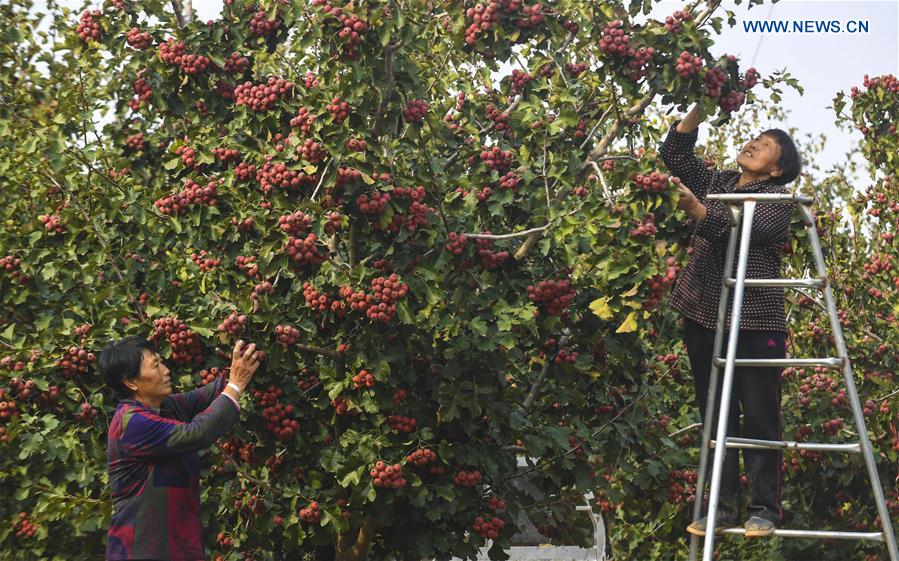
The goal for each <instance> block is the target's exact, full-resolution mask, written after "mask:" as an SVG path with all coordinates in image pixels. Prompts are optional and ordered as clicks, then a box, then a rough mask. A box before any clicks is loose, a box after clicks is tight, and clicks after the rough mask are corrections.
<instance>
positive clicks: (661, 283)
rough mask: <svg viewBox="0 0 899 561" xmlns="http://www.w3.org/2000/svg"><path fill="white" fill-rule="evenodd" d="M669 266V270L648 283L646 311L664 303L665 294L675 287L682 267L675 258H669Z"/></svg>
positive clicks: (655, 276)
mask: <svg viewBox="0 0 899 561" xmlns="http://www.w3.org/2000/svg"><path fill="white" fill-rule="evenodd" d="M667 264H668V269H667V271H665V273H664V274H656V275H653V276H652V278H650V279H649V280H648V281H647V284H648V285H649V294H648V295H647V296H646V298H645V299H644V300H643V309H644V310H651V309H653V308H656V307H658V305H659V304H661V302H662V298H664V297H665V293H667V292H668V290H669V289H670V288H671V287H672V286H674V282H675V281H676V280H677V275H678V273H679V272H680V266H679V265H678V264H677V260H676V259H675V258H674V257H668V260H667Z"/></svg>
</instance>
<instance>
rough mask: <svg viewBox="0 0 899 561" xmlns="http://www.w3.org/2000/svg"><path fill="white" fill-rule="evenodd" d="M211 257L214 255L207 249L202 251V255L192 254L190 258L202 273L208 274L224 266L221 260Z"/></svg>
mask: <svg viewBox="0 0 899 561" xmlns="http://www.w3.org/2000/svg"><path fill="white" fill-rule="evenodd" d="M211 255H212V254H211V253H209V252H208V251H206V250H205V249H201V250H200V253H191V254H190V258H191V260H193V262H194V263H196V264H197V267H199V268H200V271H202V272H204V273H206V272H209V271H211V270H213V269H214V268H216V267H218V266H219V265H221V264H222V260H221V259H219V258H217V257H210V256H211Z"/></svg>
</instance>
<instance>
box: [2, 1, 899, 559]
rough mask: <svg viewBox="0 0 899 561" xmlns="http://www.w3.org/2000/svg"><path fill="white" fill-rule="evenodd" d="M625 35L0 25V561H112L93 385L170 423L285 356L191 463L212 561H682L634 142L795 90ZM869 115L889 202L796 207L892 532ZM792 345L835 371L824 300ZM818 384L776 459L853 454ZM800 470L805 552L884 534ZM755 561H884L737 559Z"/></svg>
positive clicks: (860, 479) (885, 157)
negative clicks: (535, 536) (129, 359)
mask: <svg viewBox="0 0 899 561" xmlns="http://www.w3.org/2000/svg"><path fill="white" fill-rule="evenodd" d="M643 4H644V3H643V2H630V3H627V4H624V5H619V3H617V2H602V3H593V4H590V3H584V2H577V1H566V0H560V1H556V2H542V3H541V2H534V3H532V4H525V3H524V2H522V1H521V0H491V1H490V2H484V3H475V2H472V1H466V2H406V3H399V2H362V3H351V4H347V5H337V4H335V5H331V4H330V3H328V2H327V1H324V0H314V1H313V2H311V3H309V4H306V3H302V2H290V1H278V2H262V3H260V4H257V3H247V2H244V1H243V0H237V1H235V2H231V1H227V2H226V3H225V6H224V8H223V11H222V14H221V18H220V19H218V20H214V21H210V22H205V23H204V22H198V21H192V20H191V18H190V17H189V14H187V13H186V11H185V10H183V9H182V7H181V5H180V2H174V3H173V5H174V6H175V8H176V9H178V10H180V11H179V12H178V13H175V14H173V13H172V12H171V11H167V10H169V7H168V6H167V5H164V4H163V3H161V2H158V1H152V0H151V1H147V2H139V3H134V4H132V3H130V2H127V1H126V0H115V1H114V2H108V3H106V4H104V6H103V7H102V8H94V7H91V8H90V9H87V10H85V11H83V12H80V13H75V14H73V13H71V12H70V11H69V10H67V9H65V8H60V7H58V6H56V5H55V4H54V3H52V2H51V3H50V5H49V9H48V13H49V16H50V17H49V20H50V21H49V28H46V29H44V30H39V29H38V20H37V17H36V16H35V15H34V12H33V11H32V10H31V3H30V1H28V0H16V1H14V2H7V3H5V4H4V5H3V6H0V19H2V24H3V25H2V31H0V33H2V34H3V39H4V40H3V42H2V46H0V49H2V54H3V56H2V59H0V62H2V66H0V92H2V93H0V133H2V135H0V182H2V183H0V185H2V188H3V193H4V200H5V201H6V204H5V206H4V207H3V209H2V216H0V218H2V220H3V221H4V236H3V238H2V239H0V265H2V270H0V292H2V294H3V299H2V302H3V307H2V309H0V347H2V349H3V350H2V352H3V358H2V359H0V392H2V394H0V450H2V452H3V453H2V456H0V474H2V478H0V481H2V482H0V495H2V497H3V499H0V518H2V519H3V520H4V524H3V525H2V526H0V543H2V549H3V551H4V552H7V553H8V554H9V556H10V558H11V559H33V558H36V557H39V558H49V559H71V558H77V557H79V556H81V557H85V558H86V557H87V556H88V555H98V554H101V553H102V552H103V549H104V547H105V532H106V526H107V524H108V522H109V516H110V502H109V494H108V490H107V487H106V484H107V478H106V473H105V458H106V456H105V437H106V428H107V426H108V421H109V418H110V416H111V414H112V412H113V411H114V407H115V402H114V399H113V397H112V395H110V393H109V392H108V391H107V390H106V388H105V387H104V386H103V383H102V380H100V379H99V378H98V377H97V375H96V371H95V369H94V367H93V362H94V360H95V353H97V352H98V351H99V350H100V349H102V347H103V345H104V344H105V343H106V342H108V341H110V340H113V339H116V338H119V337H122V336H125V335H131V334H140V335H143V336H146V337H153V338H154V340H157V341H158V342H159V343H160V344H161V346H162V348H163V350H164V353H163V354H164V355H165V356H167V357H169V360H170V365H171V367H172V368H173V370H174V371H175V372H176V373H177V375H178V382H179V385H180V387H181V388H183V389H189V388H192V387H195V386H197V385H199V384H204V383H208V382H209V381H210V380H212V379H214V377H215V376H218V375H223V369H224V368H225V367H226V366H227V365H228V362H227V357H228V356H229V351H230V348H231V347H232V346H233V343H234V341H235V340H236V339H237V338H238V337H241V338H244V339H247V340H250V341H253V342H256V343H257V344H259V345H260V346H262V347H263V348H264V349H265V350H266V352H267V355H268V356H267V359H266V363H265V365H264V368H262V369H261V370H260V372H259V373H258V374H257V376H256V380H255V381H254V385H253V387H254V391H252V392H250V393H251V394H252V395H250V396H249V397H247V398H245V399H246V401H245V406H246V409H245V412H244V420H243V421H242V423H241V425H240V426H239V427H238V428H237V430H236V431H235V432H234V434H233V436H232V437H230V438H228V439H227V440H222V441H220V442H219V443H218V444H217V446H216V447H214V448H213V449H211V450H209V451H208V453H207V454H205V455H204V461H205V462H206V464H207V466H208V469H207V470H206V473H207V477H206V478H205V479H204V481H203V489H204V497H203V501H204V507H205V510H204V520H203V523H204V527H205V528H206V529H207V531H208V537H207V545H208V546H209V548H210V550H211V551H212V552H213V556H212V557H213V558H215V557H216V556H219V557H221V558H223V559H228V560H234V559H257V560H262V559H297V558H299V557H305V558H308V559H334V558H336V559H342V560H350V559H363V558H370V559H386V558H401V559H421V558H441V559H447V558H449V557H450V556H451V555H455V556H459V557H469V558H471V557H472V556H473V555H474V554H475V553H476V552H477V550H478V548H479V547H481V546H483V545H484V544H485V543H488V540H490V541H491V543H492V544H493V545H492V548H491V550H490V551H491V555H492V556H494V557H495V558H502V557H503V556H504V553H503V549H504V547H505V546H507V545H508V543H509V539H510V538H511V536H512V535H513V534H514V533H515V530H516V521H517V520H518V515H519V513H520V512H522V511H526V512H527V513H528V514H529V516H530V517H531V519H532V520H533V521H534V522H535V524H536V525H537V526H538V527H539V528H540V530H541V532H542V533H544V534H545V535H546V536H547V538H548V539H554V540H556V541H558V542H562V541H567V542H577V543H588V542H589V540H590V537H589V536H590V528H589V525H588V524H587V520H586V519H585V517H583V515H582V514H580V513H577V512H576V511H575V510H574V507H575V505H576V504H578V503H580V502H581V500H582V499H581V496H582V495H583V494H584V493H586V492H588V491H593V492H594V494H595V496H596V505H595V508H596V509H598V510H601V511H602V512H603V514H604V517H605V520H606V522H607V524H608V525H609V527H610V541H611V543H612V548H613V553H614V556H615V558H616V559H672V558H683V557H684V556H685V553H686V543H687V542H686V534H685V533H684V530H683V528H684V527H685V526H686V524H687V523H688V521H689V518H690V515H691V512H690V511H691V509H690V506H691V502H692V500H693V497H694V493H695V489H694V488H693V487H691V485H690V482H691V480H692V478H693V477H694V473H695V471H694V470H695V463H696V462H697V458H698V452H697V450H696V445H697V444H698V437H699V431H698V430H697V429H696V428H695V427H694V428H692V429H690V428H689V427H690V426H691V424H692V423H695V421H696V416H697V413H696V410H695V407H694V406H693V394H692V384H691V383H690V379H689V376H688V373H689V368H688V365H687V359H686V355H685V353H684V351H683V347H682V345H681V344H680V343H679V331H678V328H677V324H676V323H675V322H676V316H675V315H674V314H673V313H672V312H671V311H670V310H666V309H665V307H664V301H665V297H666V293H667V292H668V290H669V289H670V288H671V286H672V284H673V281H674V279H675V277H676V275H677V273H678V270H679V267H680V266H682V265H683V263H684V262H685V259H686V257H687V254H688V246H689V239H688V235H689V232H686V231H685V230H684V229H683V227H682V219H683V215H682V214H680V213H676V212H675V208H676V204H675V203H676V201H674V200H673V199H672V196H671V195H672V193H674V192H675V185H676V179H674V178H671V177H668V176H667V175H665V170H664V169H663V168H662V167H661V162H660V161H659V160H658V158H657V156H656V148H657V146H658V143H659V141H660V140H661V138H662V136H663V134H664V132H665V130H666V129H667V126H666V125H665V124H664V123H663V122H653V121H651V120H650V119H649V118H647V115H646V112H647V110H648V108H650V107H652V108H654V109H656V110H657V111H658V112H659V113H661V112H664V111H667V110H670V109H672V108H677V109H679V110H684V109H685V108H686V107H687V106H688V105H689V104H691V103H693V102H696V101H700V102H702V103H703V104H705V105H706V106H707V109H708V110H709V111H708V112H709V113H715V112H717V115H716V119H715V124H716V125H717V126H719V127H722V129H723V128H724V127H730V126H741V125H740V123H738V122H736V121H735V120H734V119H733V118H732V113H734V112H737V113H739V110H740V109H741V108H742V107H744V104H751V103H752V101H753V100H754V99H755V96H756V95H757V94H760V92H759V91H758V90H766V91H767V92H768V93H770V94H771V97H772V98H775V99H776V96H777V94H778V92H780V90H778V86H779V85H781V84H787V85H790V86H793V87H797V84H796V83H795V81H794V80H792V79H791V78H790V77H789V75H779V74H776V75H774V76H772V77H768V78H764V77H762V76H760V75H758V73H757V72H756V71H755V70H754V69H743V68H741V67H740V65H739V61H738V60H736V58H735V57H727V56H721V57H717V56H714V55H713V54H712V53H711V48H712V47H713V40H712V37H711V31H710V30H709V27H713V28H718V29H720V26H721V23H722V22H721V18H720V17H717V16H715V15H714V14H710V13H709V12H708V11H704V12H701V11H699V10H697V11H696V12H695V13H693V12H690V11H687V12H683V11H678V12H676V13H674V14H672V16H671V17H669V18H668V19H667V20H666V22H655V21H650V22H649V23H647V24H645V25H642V26H639V25H636V24H633V23H632V22H631V21H632V18H633V16H635V15H636V14H637V13H638V12H639V11H640V10H641V9H642V8H643ZM645 4H647V7H648V5H649V4H650V3H649V2H646V3H645ZM710 16H711V17H710ZM730 17H731V19H732V18H733V15H732V14H731V16H730ZM501 63H503V64H501ZM509 64H512V65H513V67H514V68H515V69H514V70H512V71H511V74H510V75H508V76H502V77H501V79H497V78H496V75H497V74H498V73H500V68H501V66H502V67H503V68H507V67H508V65H509ZM757 84H758V85H759V86H761V87H760V88H756V89H755V90H753V87H754V86H756V85H757ZM864 87H865V88H866V90H867V91H859V92H858V93H856V92H853V95H852V97H853V100H852V104H853V105H852V115H851V118H852V119H853V120H855V121H856V122H857V123H858V126H859V127H865V128H863V129H861V130H862V132H863V134H865V135H866V139H867V143H866V144H865V147H864V150H865V155H866V157H868V158H869V160H870V161H871V162H872V164H873V166H872V170H873V172H872V176H871V177H872V179H873V184H872V186H871V187H870V189H869V190H868V191H867V193H864V194H859V195H858V196H855V195H853V194H852V189H851V188H850V187H849V186H848V185H846V184H845V179H843V183H840V180H841V178H840V176H837V177H836V179H833V178H831V179H829V180H828V181H827V182H826V183H825V184H824V185H823V186H820V185H812V183H811V182H810V181H809V178H807V177H806V178H803V182H804V183H803V188H804V189H805V190H807V191H812V193H811V194H814V195H815V196H816V197H817V198H818V199H819V200H820V204H819V205H817V207H818V208H821V209H828V211H827V212H823V213H822V214H821V219H822V221H821V231H822V234H824V236H825V240H826V242H827V251H828V257H829V259H830V265H831V266H832V267H833V276H834V279H835V283H836V285H837V286H839V287H840V290H841V292H840V294H839V304H840V307H841V309H843V310H844V312H843V313H844V318H843V321H844V329H845V330H846V334H847V339H848V341H849V343H850V345H851V352H852V354H853V357H854V358H855V360H856V367H857V371H858V373H859V383H860V388H861V392H862V395H863V396H864V399H865V400H866V402H865V405H866V414H869V417H868V418H867V421H868V423H869V427H870V431H871V436H872V439H873V441H874V444H875V448H876V449H877V450H878V453H879V454H880V457H879V462H880V464H881V466H882V468H883V475H884V477H883V481H884V483H885V485H887V488H888V490H889V493H890V497H891V507H892V508H893V512H897V509H899V498H897V494H896V487H895V485H894V484H893V483H892V482H893V481H894V480H895V478H896V476H897V473H896V465H897V459H899V456H897V454H899V434H897V429H896V424H897V417H896V410H897V406H899V400H897V397H896V396H897V394H896V393H894V392H892V390H891V388H892V386H893V385H894V370H895V365H896V362H897V359H899V356H897V354H896V351H895V349H896V348H897V346H896V343H897V337H899V336H897V331H896V326H897V319H896V314H897V311H899V310H895V309H893V308H892V306H894V304H893V302H894V301H895V295H896V292H897V291H899V280H897V278H896V272H895V270H894V266H895V265H896V264H895V257H896V254H897V251H896V245H895V241H894V239H893V235H894V232H895V227H896V226H895V225H896V215H897V213H899V196H897V192H896V186H895V184H893V183H891V182H890V180H889V179H888V177H889V176H890V175H894V174H895V172H896V169H895V168H896V166H897V162H895V161H894V160H895V154H896V153H897V152H896V135H895V128H894V124H895V122H896V120H897V119H896V111H897V99H899V94H897V91H896V83H895V78H893V77H881V78H877V79H874V80H871V81H870V82H869V81H868V80H867V78H866V83H865V84H864ZM842 109H843V101H842V95H841V96H840V97H839V98H838V103H837V112H838V113H842ZM841 117H842V116H841ZM668 122H670V121H668ZM891 123H892V124H893V125H892V126H893V128H889V127H890V126H891ZM745 124H746V123H745V122H744V123H742V126H745ZM719 147H720V144H719ZM706 157H708V158H709V159H710V160H711V159H717V160H718V162H717V163H718V164H723V163H724V162H722V161H721V158H720V156H718V154H716V153H715V152H714V150H712V151H710V152H709V153H708V154H707V155H706ZM841 201H842V202H845V203H846V208H847V210H848V215H847V216H842V215H840V214H838V213H837V211H836V210H834V211H830V209H836V208H838V203H840V202H841ZM843 219H845V220H843ZM863 232H864V233H865V234H866V235H862V233H863ZM796 234H797V239H796V240H794V241H792V242H791V243H790V244H788V247H785V253H786V255H787V260H788V261H789V262H791V265H790V266H789V269H790V270H791V272H792V273H793V274H801V272H802V271H803V269H804V268H805V265H804V263H805V262H806V261H804V260H805V259H807V254H806V253H804V252H803V251H802V250H801V249H800V248H801V247H802V244H801V241H802V240H801V237H802V233H801V228H799V227H798V220H797V228H796ZM790 317H791V322H792V323H791V325H794V326H795V330H794V332H793V334H792V335H793V336H792V339H791V345H790V350H791V353H792V354H793V355H795V356H825V355H827V354H828V351H827V346H828V326H827V325H826V324H825V323H822V319H821V318H822V317H824V316H823V315H822V310H821V309H820V300H818V299H815V298H813V297H812V295H806V296H796V295H794V296H791V298H790ZM826 375H829V374H828V373H826V372H802V371H796V372H787V373H785V379H786V380H787V382H788V386H787V388H788V389H787V390H786V391H785V416H784V426H785V427H787V429H786V430H787V436H791V435H790V432H792V431H795V432H796V433H797V434H796V437H797V438H799V439H826V438H841V439H850V438H851V432H852V426H851V423H850V422H846V423H845V424H842V423H839V422H837V419H840V418H842V419H848V416H849V412H848V408H847V407H846V403H845V400H844V399H842V398H840V394H839V387H840V385H841V384H840V381H839V380H838V379H837V380H835V381H834V382H833V383H831V382H830V381H829V380H828V379H827V378H826V377H825V376H826ZM522 455H523V456H525V457H527V458H528V462H529V466H530V467H529V468H527V469H526V470H524V471H522V470H519V469H518V468H517V467H516V464H517V458H518V457H519V456H522ZM785 467H786V474H787V475H786V480H785V506H786V509H787V510H788V513H789V518H788V524H789V525H790V526H791V527H836V528H852V527H855V526H864V527H871V526H872V525H873V524H874V515H873V508H872V507H871V501H870V489H869V487H867V483H866V480H865V475H864V470H863V469H862V465H861V463H860V462H859V461H857V459H853V458H850V459H845V458H841V457H833V456H828V457H820V456H819V455H815V454H803V455H801V456H800V455H797V456H795V457H793V456H789V455H788V456H787V457H786V461H785ZM521 477H527V479H528V481H530V483H531V484H533V485H535V486H536V487H537V488H538V489H540V490H542V491H543V492H544V493H545V494H546V496H547V497H548V500H546V501H540V502H537V503H535V502H534V501H533V499H531V498H529V497H528V496H527V495H526V494H524V493H523V492H522V490H521V489H520V488H519V487H518V486H516V485H514V483H515V480H516V478H521ZM825 479H826V480H827V481H832V482H833V483H832V484H830V485H828V486H827V487H823V486H821V485H819V484H818V483H819V482H820V481H822V480H825ZM836 488H839V489H842V491H839V492H833V491H832V490H833V489H836ZM825 489H826V492H824V491H825ZM856 548H858V549H856ZM737 550H744V551H748V552H749V554H748V555H752V556H753V557H752V558H755V559H791V558H795V557H796V556H797V555H800V554H802V555H806V556H807V555H811V554H812V552H814V555H815V556H816V558H821V559H845V558H847V557H851V556H853V555H855V556H856V557H857V553H855V552H857V551H862V550H863V551H864V552H865V553H866V554H870V555H872V556H873V557H871V558H872V559H877V558H878V557H877V555H879V553H880V552H879V550H878V549H876V548H875V547H874V546H870V545H869V546H857V545H855V544H842V543H841V544H825V545H824V546H822V545H821V544H813V543H808V542H795V541H794V542H784V541H781V540H771V541H764V542H757V543H753V544H749V545H747V544H744V543H743V542H740V541H735V542H730V543H723V544H722V545H721V551H722V553H723V554H724V555H723V556H724V557H726V556H727V555H729V554H730V553H732V552H734V551H737ZM741 558H744V559H746V558H750V557H747V556H744V557H741ZM884 558H885V557H884Z"/></svg>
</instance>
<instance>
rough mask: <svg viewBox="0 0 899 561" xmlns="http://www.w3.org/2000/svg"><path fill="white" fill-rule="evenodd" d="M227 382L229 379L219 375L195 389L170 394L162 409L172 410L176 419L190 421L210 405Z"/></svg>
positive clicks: (161, 406)
mask: <svg viewBox="0 0 899 561" xmlns="http://www.w3.org/2000/svg"><path fill="white" fill-rule="evenodd" d="M227 384H228V381H227V380H225V378H224V377H223V376H219V377H217V378H216V379H215V380H214V381H213V382H210V383H208V384H206V385H205V386H201V387H199V388H197V389H195V390H193V391H189V392H184V393H176V394H172V395H170V396H168V397H167V398H165V400H163V402H162V404H161V405H160V409H163V410H167V411H171V412H172V415H173V416H174V417H175V418H176V419H179V420H181V421H189V420H191V419H193V418H194V415H196V414H197V413H199V412H200V411H203V410H204V409H206V408H207V407H209V404H211V403H212V400H213V399H215V398H216V397H217V396H218V395H219V394H220V393H222V390H224V389H225V386H226V385H227Z"/></svg>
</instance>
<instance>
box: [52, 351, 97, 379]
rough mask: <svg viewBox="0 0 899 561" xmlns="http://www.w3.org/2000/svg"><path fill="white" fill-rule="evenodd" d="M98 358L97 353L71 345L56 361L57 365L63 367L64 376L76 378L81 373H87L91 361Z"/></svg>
mask: <svg viewBox="0 0 899 561" xmlns="http://www.w3.org/2000/svg"><path fill="white" fill-rule="evenodd" d="M96 360H97V357H96V355H94V353H92V352H90V351H88V350H87V349H82V348H79V347H76V346H71V347H69V348H68V350H66V352H65V354H63V356H62V358H61V359H59V360H57V361H56V367H57V368H60V369H62V375H63V377H64V378H74V377H75V376H77V375H79V374H85V373H86V372H87V369H88V368H89V367H90V365H91V363H93V362H95V361H96Z"/></svg>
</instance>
